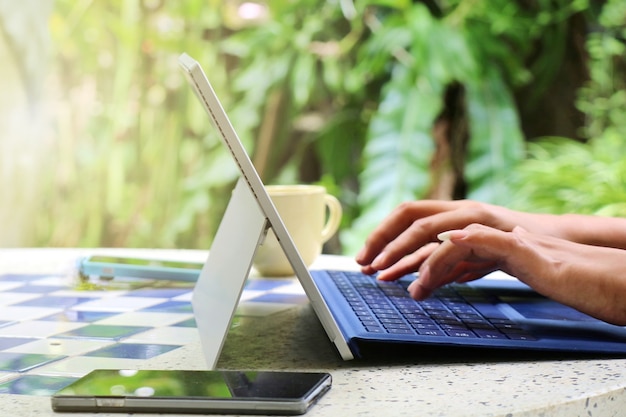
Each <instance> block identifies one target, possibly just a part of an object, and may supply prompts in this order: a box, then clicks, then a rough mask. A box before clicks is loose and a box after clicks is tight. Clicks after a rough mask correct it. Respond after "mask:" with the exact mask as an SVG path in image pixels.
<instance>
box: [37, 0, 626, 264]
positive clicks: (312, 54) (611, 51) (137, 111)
mask: <svg viewBox="0 0 626 417" xmlns="http://www.w3.org/2000/svg"><path fill="white" fill-rule="evenodd" d="M625 26H626V5H625V3H624V2H623V1H619V0H609V1H592V0H574V1H572V0H567V1H566V0H534V1H530V0H528V1H526V0H517V1H510V0H490V1H479V0H449V1H444V0H440V1H435V0H431V1H411V0H355V1H351V0H293V1H290V2H286V1H284V0H266V1H263V2H258V3H247V2H243V1H236V0H209V1H207V0H202V1H200V0H182V1H176V2H165V1H159V0H143V1H142V0H125V1H122V0H117V1H115V0H109V1H90V0H83V1H73V0H56V2H55V6H54V10H53V12H52V16H51V19H50V26H49V28H47V29H49V30H50V34H51V38H52V39H51V49H52V62H51V66H52V68H51V82H50V83H49V96H50V97H52V98H53V99H54V101H53V106H51V108H52V109H53V110H54V114H53V118H52V120H54V124H53V127H54V130H53V133H52V134H51V137H52V138H53V140H52V141H51V143H52V144H51V145H50V146H49V149H48V153H49V156H50V157H49V158H48V159H47V162H46V164H45V165H46V166H45V169H47V173H48V174H47V175H44V176H42V178H41V181H43V183H44V184H43V186H42V190H44V191H43V196H42V198H43V202H42V205H43V207H44V210H42V211H41V213H40V215H38V216H37V217H36V218H35V219H34V225H35V233H34V235H33V240H32V244H33V245H46V246H125V247H186V248H203V249H204V248H207V247H208V246H209V245H210V242H211V238H212V236H213V234H214V232H215V228H216V227H217V224H218V222H219V218H220V215H221V212H222V211H223V209H224V207H225V204H226V202H227V198H228V195H229V192H230V187H231V186H232V183H233V181H234V179H235V176H236V170H235V169H234V167H233V166H232V163H231V162H230V160H229V159H228V158H227V156H226V154H225V152H224V151H223V149H222V148H221V144H220V142H219V140H218V138H217V137H216V135H215V133H214V132H213V130H212V128H211V126H210V125H209V124H208V122H207V119H206V117H205V115H204V114H203V111H202V109H201V107H200V106H199V105H198V103H197V102H196V100H195V97H193V95H192V94H190V91H189V89H188V88H187V86H186V85H185V83H184V80H183V78H182V76H181V74H180V73H179V70H178V67H177V63H176V59H177V56H178V55H179V53H180V52H183V51H184V52H188V53H189V54H190V55H192V56H194V57H195V58H196V59H198V60H199V61H200V62H201V63H202V64H203V66H204V67H205V69H207V70H208V73H209V77H210V79H211V81H212V83H213V84H214V86H215V87H216V90H217V93H218V95H220V97H221V98H222V99H223V101H224V104H225V107H226V108H227V111H228V112H229V114H230V117H231V119H232V121H233V124H234V125H235V126H236V129H237V130H238V132H239V134H240V136H241V138H242V140H243V141H244V144H245V145H246V147H247V148H248V150H249V152H250V153H251V154H252V157H253V160H254V163H255V165H256V166H257V169H258V170H259V171H260V173H261V176H262V178H263V180H264V181H265V182H266V183H278V182H280V183H287V182H319V183H321V184H323V185H325V186H327V187H328V188H329V190H330V191H331V192H332V193H334V194H335V195H337V196H338V197H339V198H340V199H341V200H342V203H343V205H344V211H345V213H346V215H345V217H344V221H343V227H342V232H341V234H340V236H339V239H337V240H335V241H334V242H332V244H331V245H330V247H329V248H327V250H330V251H336V252H339V251H343V252H345V253H352V252H354V251H355V250H356V249H358V247H359V246H360V244H361V243H362V241H363V239H364V237H365V236H366V234H367V233H368V231H369V230H371V228H372V227H373V226H374V225H375V224H376V223H377V222H378V221H379V220H380V219H381V218H382V217H384V216H385V215H386V214H387V213H388V212H389V211H390V210H391V209H392V208H393V207H395V206H396V205H397V204H398V203H400V202H401V201H404V200H410V199H417V198H474V199H480V200H483V201H489V202H494V203H498V204H505V205H511V206H513V207H520V208H524V209H529V210H543V211H553V212H562V211H582V212H599V213H610V214H625V212H624V210H623V205H622V204H621V203H623V202H625V201H626V199H624V193H625V190H626V176H625V173H624V168H623V164H620V160H621V155H622V152H621V151H622V149H623V148H624V137H625V134H626V128H625V126H626V121H625V120H626V118H624V112H625V109H626V106H625V105H624V104H626V103H625V102H626V90H625V86H624V76H625V74H626V69H625V67H624V61H623V60H624V58H623V56H624V39H625V38H626V33H625V32H624V27H625ZM542 137H551V138H554V137H561V138H560V139H558V140H557V139H550V140H543V139H541V140H540V139H539V138H542ZM562 137H568V139H564V138H562ZM528 145H530V146H529V148H528V149H529V151H530V152H529V153H528V154H527V153H526V149H527V146H528ZM527 155H528V156H529V157H528V158H527ZM600 190H602V191H600Z"/></svg>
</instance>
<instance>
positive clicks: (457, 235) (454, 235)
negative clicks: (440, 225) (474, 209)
mask: <svg viewBox="0 0 626 417" xmlns="http://www.w3.org/2000/svg"><path fill="white" fill-rule="evenodd" d="M467 235H468V232H467V231H465V230H447V231H445V232H441V233H439V234H438V235H437V239H439V240H440V241H442V242H445V241H447V240H461V239H463V238H465V237H467Z"/></svg>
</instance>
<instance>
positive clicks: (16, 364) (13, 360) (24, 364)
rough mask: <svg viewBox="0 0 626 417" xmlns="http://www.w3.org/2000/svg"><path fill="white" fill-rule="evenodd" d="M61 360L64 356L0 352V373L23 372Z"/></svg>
mask: <svg viewBox="0 0 626 417" xmlns="http://www.w3.org/2000/svg"><path fill="white" fill-rule="evenodd" d="M63 358H65V356H57V355H42V354H39V353H7V352H0V371H9V372H25V371H28V370H30V369H33V368H36V367H38V366H41V365H45V364H47V363H50V362H54V361H56V360H59V359H63Z"/></svg>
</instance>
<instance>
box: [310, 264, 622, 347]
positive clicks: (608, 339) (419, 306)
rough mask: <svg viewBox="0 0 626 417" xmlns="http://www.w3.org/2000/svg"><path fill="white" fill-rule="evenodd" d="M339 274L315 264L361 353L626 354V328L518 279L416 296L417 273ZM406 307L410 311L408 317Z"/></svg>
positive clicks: (341, 322)
mask: <svg viewBox="0 0 626 417" xmlns="http://www.w3.org/2000/svg"><path fill="white" fill-rule="evenodd" d="M336 273H338V272H337V271H311V275H312V276H313V279H314V281H315V283H316V284H317V285H318V287H319V288H320V292H321V293H322V294H323V295H324V298H325V299H326V303H327V304H328V306H329V308H330V310H331V312H332V314H333V316H335V318H336V321H337V323H339V325H340V328H341V331H342V332H343V334H344V336H345V338H346V340H348V341H349V345H350V348H351V350H352V351H353V353H354V354H355V356H356V357H363V356H367V355H366V354H364V352H365V351H366V350H367V349H366V348H367V347H371V346H376V345H379V346H388V347H392V346H393V345H396V347H397V346H403V347H414V348H417V347H420V346H422V347H440V348H443V347H446V348H455V347H456V348H478V349H494V348H495V349H505V350H528V351H546V352H569V353H593V354H612V355H626V328H624V327H621V326H615V325H611V324H608V323H605V322H602V321H600V320H597V319H594V318H592V317H590V316H588V315H585V314H583V313H580V312H579V311H577V310H574V309H572V308H570V307H567V306H565V305H563V304H560V303H557V302H555V301H552V300H550V299H548V298H546V297H543V296H541V295H539V294H538V293H536V292H535V291H533V290H532V289H530V288H529V287H528V286H526V285H525V284H523V283H521V282H519V281H515V280H497V279H484V280H478V281H474V282H472V283H468V284H451V285H449V286H448V287H444V288H443V289H442V290H440V291H439V294H437V296H435V297H431V298H430V299H428V300H424V301H422V302H416V301H414V300H412V299H410V298H409V297H408V294H407V292H406V287H407V286H408V284H409V283H410V282H411V281H412V280H413V279H414V278H413V277H407V278H403V279H402V280H400V281H398V282H396V283H385V282H378V281H376V280H375V278H372V277H367V276H365V275H363V274H360V273H352V274H349V275H348V276H347V277H343V278H342V277H339V278H337V277H333V275H334V274H336ZM340 275H341V273H340ZM350 275H351V276H350ZM338 281H339V283H338ZM380 289H382V290H383V291H382V293H381V294H380V297H379V296H378V295H377V294H378V292H379V290H380ZM368 302H369V303H373V307H371V306H368V305H367V304H368ZM399 310H405V312H406V314H405V315H404V316H403V317H401V318H399V317H398V316H397V315H396V314H397V313H398V311H399Z"/></svg>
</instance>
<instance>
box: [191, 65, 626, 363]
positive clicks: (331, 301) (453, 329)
mask: <svg viewBox="0 0 626 417" xmlns="http://www.w3.org/2000/svg"><path fill="white" fill-rule="evenodd" d="M179 63H180V65H181V67H182V69H183V70H184V72H185V75H186V77H187V80H188V81H189V84H190V85H191V87H192V89H193V91H194V92H195V94H196V96H197V97H198V99H199V101H200V103H201V104H202V106H203V107H204V108H205V110H206V111H207V113H208V115H209V117H210V119H211V121H212V123H213V125H214V126H215V128H216V129H217V131H218V132H219V135H220V137H221V139H222V141H223V143H224V145H225V147H226V148H227V149H228V151H229V153H230V155H231V156H232V158H233V161H234V162H235V164H236V165H237V167H238V169H239V172H240V174H241V175H240V177H239V179H238V181H237V183H236V185H235V187H234V189H233V192H232V196H231V198H230V201H229V203H228V206H227V208H226V211H225V213H224V215H223V218H222V220H221V222H220V225H219V227H218V230H217V232H216V235H215V238H214V242H213V244H212V247H211V249H210V251H209V255H208V258H207V260H206V262H205V263H204V265H203V268H202V271H201V273H200V276H199V278H198V281H197V283H196V286H195V287H194V292H193V296H192V306H193V310H194V315H195V318H196V323H197V327H198V329H199V332H200V339H201V343H202V347H203V351H204V354H205V360H206V364H207V366H209V367H210V368H214V367H215V366H216V363H217V360H218V358H219V355H220V352H221V349H222V347H223V343H224V341H225V339H226V335H227V333H228V330H229V328H230V325H231V321H232V318H233V316H234V313H235V310H236V308H237V304H238V302H239V297H240V295H241V292H242V290H243V287H244V285H245V282H246V280H247V277H248V275H249V273H250V270H251V267H252V261H253V258H254V255H255V251H256V249H257V248H258V247H259V245H262V244H263V239H264V237H265V235H266V233H267V231H268V230H269V228H271V229H272V230H273V231H274V234H275V235H276V237H277V239H278V241H279V242H280V245H281V246H282V248H283V250H284V252H285V255H286V257H287V259H288V260H289V262H290V263H291V265H292V267H293V270H294V272H295V275H296V276H297V278H298V280H299V282H300V283H301V285H302V287H303V289H304V291H305V292H306V295H307V297H308V299H309V300H310V303H311V306H312V307H313V309H314V311H315V313H316V315H317V317H318V318H319V320H320V322H321V324H322V326H323V327H324V330H325V331H326V333H327V335H328V338H329V340H330V342H331V343H332V344H334V346H335V347H336V350H337V352H338V354H339V355H340V356H341V357H342V358H343V359H344V360H351V359H355V358H361V357H364V356H367V354H368V352H372V351H376V350H372V349H370V347H372V346H375V347H377V348H378V351H379V350H380V348H381V347H382V348H383V349H384V348H385V347H389V348H390V349H391V348H393V347H398V346H402V347H403V348H408V349H415V350H416V351H417V349H418V348H419V347H429V346H430V347H434V348H436V349H442V348H446V349H447V348H452V349H454V348H462V349H464V350H467V349H469V348H477V349H509V350H524V351H526V350H528V351H551V352H577V353H594V354H612V355H624V354H626V328H623V327H620V326H614V325H610V324H608V323H605V322H602V321H599V320H596V319H594V318H592V317H590V316H587V315H585V314H583V313H580V312H578V311H576V310H574V309H572V308H569V307H567V306H565V305H562V304H559V303H557V302H555V301H552V300H550V299H547V298H545V297H543V296H541V295H539V294H537V293H535V292H534V291H533V290H531V289H530V288H529V287H527V286H526V285H524V284H522V283H521V282H519V281H517V280H515V279H511V277H504V278H503V279H498V278H495V277H488V278H484V279H481V280H477V281H474V282H471V283H467V284H451V285H448V286H446V287H444V288H442V289H440V290H439V291H437V293H436V294H434V295H433V296H432V297H431V298H429V299H427V300H424V301H422V302H417V301H414V300H413V299H411V298H410V297H409V295H408V292H407V290H406V287H407V286H408V284H409V283H410V281H412V280H413V279H415V276H410V277H405V278H402V279H400V280H399V281H396V282H378V281H377V280H376V279H375V277H372V276H368V275H364V274H362V273H360V272H358V271H356V270H353V271H339V270H336V271H335V270H309V269H308V268H307V266H306V265H305V264H304V262H303V261H302V258H301V257H300V255H299V254H298V250H297V249H296V247H295V245H294V243H293V241H292V239H291V237H290V236H289V233H288V231H287V229H286V228H285V225H284V224H283V222H282V220H281V218H280V215H279V213H278V212H277V211H276V208H275V207H274V205H273V203H272V200H271V199H270V197H269V196H268V194H267V192H266V190H265V187H264V185H263V182H262V181H261V179H260V177H259V175H258V173H257V171H256V170H255V168H254V165H253V164H252V162H251V160H250V157H249V155H248V154H247V153H246V150H245V148H244V147H243V145H242V143H241V141H240V140H239V138H238V136H237V133H236V132H235V129H234V128H233V126H232V124H231V123H230V121H229V119H228V117H227V115H226V113H225V111H224V109H223V107H222V105H221V104H220V101H219V100H218V98H217V96H216V94H215V92H214V90H213V88H212V86H211V84H210V82H209V80H208V79H207V77H206V75H205V73H204V72H203V70H202V68H201V67H200V65H199V63H198V62H197V61H195V60H194V59H193V58H191V57H190V56H188V55H186V54H183V55H181V56H180V58H179ZM503 275H504V274H503ZM507 278H508V279H507Z"/></svg>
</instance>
